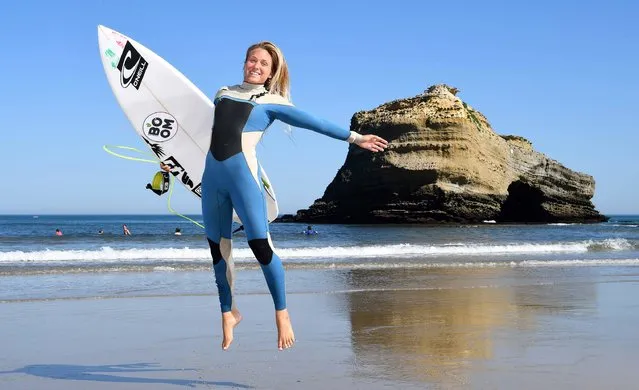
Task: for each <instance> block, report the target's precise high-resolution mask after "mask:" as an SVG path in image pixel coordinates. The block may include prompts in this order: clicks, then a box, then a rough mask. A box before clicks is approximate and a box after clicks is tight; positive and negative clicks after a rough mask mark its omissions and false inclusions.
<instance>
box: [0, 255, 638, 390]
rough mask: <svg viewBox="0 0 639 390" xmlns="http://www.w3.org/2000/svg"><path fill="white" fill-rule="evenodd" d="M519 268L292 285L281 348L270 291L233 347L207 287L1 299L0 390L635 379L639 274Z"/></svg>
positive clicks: (349, 276) (374, 274) (251, 299)
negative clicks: (187, 291) (288, 340)
mask: <svg viewBox="0 0 639 390" xmlns="http://www.w3.org/2000/svg"><path fill="white" fill-rule="evenodd" d="M523 271H525V272H523ZM523 271H522V270H504V269H497V270H496V269H490V270H467V269H466V270H351V271H348V272H345V273H333V274H332V275H328V276H327V277H334V278H339V279H343V280H344V283H348V284H349V285H350V287H351V288H350V289H349V290H348V291H334V292H326V293H315V292H297V293H291V294H290V295H289V309H290V310H291V313H292V316H293V317H292V318H293V322H294V326H295V329H296V335H297V339H298V343H297V344H296V345H295V347H294V348H293V349H291V350H288V351H283V352H280V351H277V349H276V338H275V329H274V324H273V319H272V316H273V313H272V303H271V300H270V296H269V295H267V294H261V293H249V294H242V295H240V296H239V297H238V302H239V307H240V309H241V310H242V311H243V314H244V316H245V318H244V321H243V322H242V323H241V325H240V326H239V327H238V328H237V330H236V341H235V342H234V344H233V346H232V348H231V350H230V351H228V352H223V351H221V349H220V346H219V344H220V341H221V334H220V329H219V313H218V312H217V310H218V307H217V297H216V296H212V295H205V296H169V297H166V296H164V297H126V298H111V299H64V300H52V301H42V300H38V301H24V302H7V303H2V304H0V323H1V324H2V331H1V333H0V339H1V342H2V354H0V388H2V389H5V390H9V389H53V390H58V389H59V390H62V389H142V388H146V389H176V388H179V387H191V388H203V389H207V388H229V389H235V388H237V389H249V388H254V389H326V388H332V389H386V388H399V389H424V388H436V389H439V388H445V389H449V388H450V389H457V388H459V389H467V388H468V389H509V388H517V389H538V388H565V389H571V388H579V389H600V388H607V389H613V388H614V389H631V388H636V383H637V381H639V372H638V371H637V370H636V369H635V368H634V367H635V365H636V351H637V348H639V332H637V329H636V325H637V323H639V310H637V309H638V308H639V303H637V300H636V299H635V298H633V297H636V296H638V294H639V273H637V272H636V269H634V268H632V267H628V268H615V269H610V270H607V269H604V268H598V269H594V271H593V269H590V268H584V269H572V270H570V272H567V273H566V272H562V270H561V269H552V270H548V271H544V270H536V271H530V270H527V271H526V270H523ZM325 272H326V271H325ZM522 272H523V273H522ZM326 273H328V272H326ZM407 273H410V277H411V278H410V279H411V280H412V281H413V283H412V284H411V285H406V283H404V282H403V280H406V279H407V278H406V277H405V276H406V275H408V274H407ZM288 277H289V278H292V279H295V278H300V279H303V278H304V273H303V272H302V271H297V272H289V273H288ZM380 280H386V281H388V282H387V283H386V287H384V288H379V289H374V290H371V289H358V288H357V287H358V286H364V285H377V284H378V283H379V281H380ZM420 280H421V281H422V282H419V281H420Z"/></svg>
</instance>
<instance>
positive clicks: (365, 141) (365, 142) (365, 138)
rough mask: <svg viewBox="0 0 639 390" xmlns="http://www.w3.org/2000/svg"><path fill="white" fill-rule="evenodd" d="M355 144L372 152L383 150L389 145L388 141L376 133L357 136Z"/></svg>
mask: <svg viewBox="0 0 639 390" xmlns="http://www.w3.org/2000/svg"><path fill="white" fill-rule="evenodd" d="M355 144H356V145H357V146H359V147H360V148H362V149H366V150H370V151H371V152H383V151H384V149H386V147H387V146H388V141H386V140H385V139H384V138H382V137H378V136H376V135H374V134H366V135H362V136H360V137H357V139H356V140H355Z"/></svg>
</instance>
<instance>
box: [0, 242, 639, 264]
mask: <svg viewBox="0 0 639 390" xmlns="http://www.w3.org/2000/svg"><path fill="white" fill-rule="evenodd" d="M637 248H639V245H638V244H637V243H635V242H631V241H629V240H627V239H623V238H617V239H606V240H600V241H593V240H588V241H579V242H565V243H513V244H502V245H486V244H464V243H451V244H444V245H414V244H393V245H368V246H344V247H340V246H329V247H302V248H278V249H277V254H278V255H279V256H280V258H282V259H287V260H289V261H295V260H308V259H314V260H335V259H339V260H340V261H348V260H349V259H378V258H384V259H388V258H420V257H434V256H477V255H484V256H485V255H491V256H499V255H518V254H543V253H549V254H551V253H584V252H595V251H596V252H601V251H624V250H633V249H637ZM233 257H234V259H235V260H236V261H238V262H242V261H254V257H253V253H252V252H251V250H250V249H249V248H236V249H234V250H233ZM135 260H149V261H152V260H156V261H172V262H178V263H179V262H182V261H186V262H193V261H202V262H209V261H210V251H209V249H208V248H206V249H205V248H190V247H183V248H132V249H114V248H111V247H108V246H105V247H102V248H100V249H98V250H41V251H10V252H0V265H1V264H16V263H22V264H24V263H47V264H55V263H68V262H73V263H76V264H77V263H78V262H80V263H103V264H108V263H119V262H127V261H135Z"/></svg>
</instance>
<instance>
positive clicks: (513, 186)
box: [282, 85, 606, 223]
mask: <svg viewBox="0 0 639 390" xmlns="http://www.w3.org/2000/svg"><path fill="white" fill-rule="evenodd" d="M456 93H457V89H455V88H451V87H449V86H447V85H435V86H432V87H430V88H429V89H428V90H426V91H425V92H424V93H423V94H420V95H418V96H415V97H412V98H408V99H400V100H395V101H392V102H389V103H385V104H382V105H381V106H379V107H377V108H376V109H373V110H371V111H362V112H358V113H356V114H355V115H354V116H353V118H352V119H351V130H353V131H357V132H361V133H374V134H378V135H380V136H382V137H384V138H385V139H387V140H388V141H389V143H390V145H389V147H388V149H387V150H386V151H385V152H383V153H370V152H368V151H366V150H363V149H361V148H359V147H357V146H353V145H351V147H350V148H349V151H348V155H347V157H346V161H345V163H344V165H343V166H342V167H341V168H340V169H339V171H338V172H337V175H336V176H335V178H334V179H333V181H332V182H331V183H330V184H329V186H328V187H327V188H326V190H325V192H324V195H323V196H322V198H320V199H318V200H316V201H315V202H314V204H313V205H311V206H310V208H308V209H307V210H299V211H298V212H297V214H296V215H295V216H291V215H289V216H284V217H283V218H282V220H294V221H299V222H314V223H322V222H326V223H445V222H453V223H477V222H481V221H485V220H495V221H497V222H524V223H528V222H530V223H545V222H599V221H604V220H606V217H605V216H603V215H601V214H599V213H598V212H597V211H596V210H595V208H594V205H593V204H592V202H591V199H592V196H593V195H594V189H595V182H594V179H593V178H592V177H591V176H589V175H586V174H583V173H579V172H575V171H572V170H570V169H568V168H566V167H564V166H563V165H561V164H560V163H559V162H557V161H554V160H552V159H549V158H548V157H546V156H545V155H543V154H542V153H539V152H536V151H535V150H534V149H533V147H532V144H531V143H530V142H529V141H527V140H526V139H524V138H522V137H519V136H512V135H507V136H500V135H498V134H497V133H495V131H493V129H492V128H491V126H490V124H489V123H488V120H487V119H486V118H485V117H484V115H482V114H481V113H480V112H479V111H476V110H475V109H473V108H472V107H471V106H469V105H468V104H466V103H464V102H463V101H462V100H461V99H460V98H459V97H457V96H456Z"/></svg>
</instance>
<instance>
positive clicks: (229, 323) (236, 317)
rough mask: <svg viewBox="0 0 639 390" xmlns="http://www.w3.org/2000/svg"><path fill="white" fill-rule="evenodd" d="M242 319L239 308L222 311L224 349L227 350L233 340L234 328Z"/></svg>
mask: <svg viewBox="0 0 639 390" xmlns="http://www.w3.org/2000/svg"><path fill="white" fill-rule="evenodd" d="M240 321H242V315H241V314H240V312H239V311H238V310H237V309H233V310H231V311H227V312H224V313H222V333H224V338H223V339H222V349H223V350H225V351H226V350H227V349H229V347H230V346H231V343H232V342H233V329H234V328H235V327H236V326H237V325H238V324H239V323H240Z"/></svg>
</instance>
